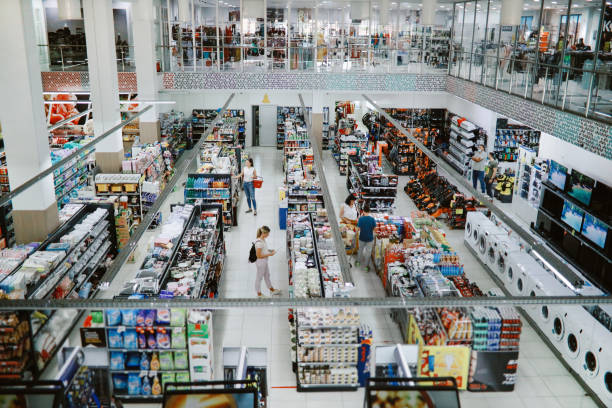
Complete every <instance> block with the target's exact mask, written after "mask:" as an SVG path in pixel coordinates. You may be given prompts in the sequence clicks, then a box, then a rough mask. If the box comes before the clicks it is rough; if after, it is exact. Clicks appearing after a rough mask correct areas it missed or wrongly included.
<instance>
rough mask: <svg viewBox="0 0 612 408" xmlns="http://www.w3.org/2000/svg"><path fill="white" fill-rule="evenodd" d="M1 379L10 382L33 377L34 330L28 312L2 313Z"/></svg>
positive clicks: (0, 331) (0, 322)
mask: <svg viewBox="0 0 612 408" xmlns="http://www.w3.org/2000/svg"><path fill="white" fill-rule="evenodd" d="M0 343H1V344H2V348H1V349H2V353H1V355H0V381H2V382H9V381H14V380H25V379H28V378H29V377H33V376H34V374H35V372H36V368H35V367H34V364H33V363H34V361H33V360H32V347H33V346H32V330H31V327H30V318H29V315H28V313H27V312H25V311H18V312H1V313H0Z"/></svg>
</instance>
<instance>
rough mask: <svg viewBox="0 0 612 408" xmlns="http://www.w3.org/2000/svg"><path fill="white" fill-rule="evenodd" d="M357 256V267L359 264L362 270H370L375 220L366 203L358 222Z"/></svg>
mask: <svg viewBox="0 0 612 408" xmlns="http://www.w3.org/2000/svg"><path fill="white" fill-rule="evenodd" d="M357 226H358V227H359V255H358V257H357V265H359V264H360V263H361V264H362V265H363V267H364V269H365V270H366V272H367V271H369V270H370V262H372V247H373V246H374V228H376V220H375V219H374V217H372V216H371V215H370V205H369V204H368V202H366V203H365V204H364V206H363V212H362V214H361V217H359V220H357Z"/></svg>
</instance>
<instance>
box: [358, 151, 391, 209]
mask: <svg viewBox="0 0 612 408" xmlns="http://www.w3.org/2000/svg"><path fill="white" fill-rule="evenodd" d="M377 161H378V158H377V157H376V156H373V157H364V158H361V157H360V156H350V157H349V160H348V163H349V165H348V175H347V179H346V185H347V188H348V190H349V192H350V193H351V194H354V195H355V197H357V203H358V205H359V207H360V208H363V205H364V204H365V202H368V203H369V205H370V211H372V212H389V213H391V212H393V207H394V206H395V205H394V203H395V197H396V195H397V182H398V178H397V176H395V175H387V174H382V171H381V169H380V167H378V164H377Z"/></svg>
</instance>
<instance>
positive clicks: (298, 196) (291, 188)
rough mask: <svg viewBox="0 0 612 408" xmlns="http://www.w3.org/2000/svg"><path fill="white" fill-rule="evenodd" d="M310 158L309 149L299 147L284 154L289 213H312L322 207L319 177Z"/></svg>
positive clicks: (310, 151) (310, 152)
mask: <svg viewBox="0 0 612 408" xmlns="http://www.w3.org/2000/svg"><path fill="white" fill-rule="evenodd" d="M311 158H312V150H311V149H300V150H297V151H295V152H292V153H290V154H287V155H286V156H285V159H286V165H285V171H286V178H285V181H286V185H287V196H288V200H287V203H288V212H289V214H292V213H312V212H317V211H318V210H320V209H322V208H323V205H324V204H323V196H322V194H321V187H320V185H319V178H318V176H317V175H316V173H315V172H314V170H313V166H312V162H311Z"/></svg>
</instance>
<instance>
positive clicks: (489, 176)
mask: <svg viewBox="0 0 612 408" xmlns="http://www.w3.org/2000/svg"><path fill="white" fill-rule="evenodd" d="M498 166H499V163H498V162H497V160H495V156H493V153H489V162H488V163H487V170H486V172H485V184H486V186H487V195H488V196H489V197H490V198H493V188H492V187H493V182H494V181H495V177H496V176H497V167H498Z"/></svg>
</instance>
